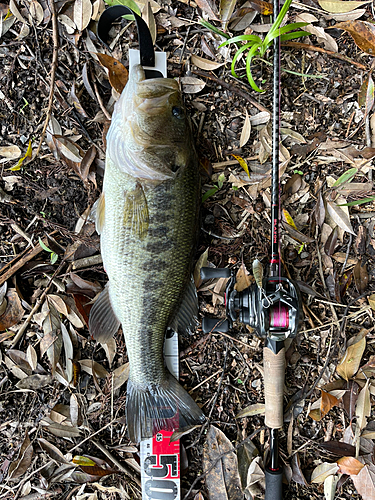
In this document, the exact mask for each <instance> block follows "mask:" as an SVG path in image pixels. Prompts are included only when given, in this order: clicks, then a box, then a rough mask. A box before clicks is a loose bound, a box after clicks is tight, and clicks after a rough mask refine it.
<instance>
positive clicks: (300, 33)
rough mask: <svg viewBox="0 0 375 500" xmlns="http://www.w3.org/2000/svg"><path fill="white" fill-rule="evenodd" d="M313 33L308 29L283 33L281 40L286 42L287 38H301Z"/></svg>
mask: <svg viewBox="0 0 375 500" xmlns="http://www.w3.org/2000/svg"><path fill="white" fill-rule="evenodd" d="M309 35H311V33H308V32H307V31H293V33H286V34H285V35H281V37H280V40H281V41H282V42H286V41H287V40H293V39H294V38H301V37H303V36H309Z"/></svg>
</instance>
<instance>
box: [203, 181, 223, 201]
mask: <svg viewBox="0 0 375 500" xmlns="http://www.w3.org/2000/svg"><path fill="white" fill-rule="evenodd" d="M224 181H225V175H224V174H220V175H219V178H218V179H217V184H214V187H213V188H211V189H209V190H208V191H206V192H205V193H204V195H203V196H202V203H204V202H205V201H206V200H207V198H209V197H210V196H212V195H213V194H215V193H216V192H217V191H219V189H221V188H222V187H223V184H224Z"/></svg>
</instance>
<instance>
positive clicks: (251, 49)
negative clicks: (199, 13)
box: [201, 0, 310, 92]
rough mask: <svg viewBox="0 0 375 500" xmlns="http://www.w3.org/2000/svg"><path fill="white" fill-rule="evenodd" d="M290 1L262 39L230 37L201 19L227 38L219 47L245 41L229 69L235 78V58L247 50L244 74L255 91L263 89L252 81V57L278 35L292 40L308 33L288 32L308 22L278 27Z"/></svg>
mask: <svg viewBox="0 0 375 500" xmlns="http://www.w3.org/2000/svg"><path fill="white" fill-rule="evenodd" d="M291 3H292V0H286V2H285V3H284V5H283V7H282V9H281V10H280V13H279V15H278V16H277V18H276V20H275V22H274V23H273V25H272V26H271V29H270V30H269V32H268V33H267V35H266V37H265V38H264V40H262V39H261V38H260V37H259V36H258V35H239V36H235V37H234V38H230V37H229V36H228V35H227V34H226V33H224V32H222V31H220V30H219V29H217V28H215V27H214V26H212V25H209V23H207V22H202V21H201V24H202V25H203V26H205V27H206V28H209V29H211V30H212V31H214V32H215V33H217V34H219V35H221V36H224V37H225V38H227V40H226V41H225V42H223V43H222V44H221V45H220V47H225V46H226V45H229V44H231V43H235V44H236V45H237V46H239V43H240V42H247V43H245V45H242V46H240V47H239V49H238V50H237V52H236V53H235V55H234V57H233V60H232V65H231V70H232V75H233V76H235V77H236V78H239V77H238V75H237V74H236V71H235V69H234V68H235V65H236V62H237V59H238V58H239V57H240V55H241V54H242V53H243V52H245V51H246V50H248V53H247V55H246V75H247V79H248V81H249V83H250V85H251V87H252V88H253V89H254V90H255V91H256V92H264V90H262V89H260V88H259V87H258V86H257V84H256V83H255V81H254V78H253V75H252V73H251V62H252V60H253V58H254V57H263V56H264V54H265V53H266V51H267V50H268V49H269V48H270V46H271V43H272V41H273V40H274V39H275V38H277V37H278V36H279V37H280V39H281V41H285V40H292V39H293V38H300V37H302V36H308V35H309V34H310V33H308V32H307V31H295V32H293V33H290V32H291V31H293V30H295V29H298V28H302V27H303V26H306V25H307V24H308V23H291V24H287V25H286V26H283V27H282V28H280V26H281V23H282V22H283V19H284V17H285V15H286V13H287V12H288V9H289V7H290V4H291ZM213 28H214V29H213Z"/></svg>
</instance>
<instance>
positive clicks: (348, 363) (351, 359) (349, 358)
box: [336, 332, 366, 380]
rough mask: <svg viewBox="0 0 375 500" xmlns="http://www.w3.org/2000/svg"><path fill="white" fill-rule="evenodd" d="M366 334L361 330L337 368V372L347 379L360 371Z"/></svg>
mask: <svg viewBox="0 0 375 500" xmlns="http://www.w3.org/2000/svg"><path fill="white" fill-rule="evenodd" d="M365 335H366V332H360V335H357V336H356V342H355V343H354V344H353V345H350V346H349V347H348V348H347V349H346V353H345V355H344V357H343V358H342V360H341V361H340V364H339V365H338V366H337V368H336V371H337V373H338V374H339V375H340V377H342V378H344V379H345V380H349V379H350V378H351V377H353V375H355V374H356V373H357V371H358V368H359V365H360V362H361V359H362V355H363V352H364V350H365V347H366V338H365Z"/></svg>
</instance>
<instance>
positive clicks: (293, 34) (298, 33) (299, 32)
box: [280, 31, 323, 78]
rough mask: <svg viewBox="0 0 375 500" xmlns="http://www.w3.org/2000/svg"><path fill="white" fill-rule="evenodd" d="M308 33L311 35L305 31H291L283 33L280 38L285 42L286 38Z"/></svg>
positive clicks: (298, 36) (307, 34)
mask: <svg viewBox="0 0 375 500" xmlns="http://www.w3.org/2000/svg"><path fill="white" fill-rule="evenodd" d="M309 35H311V33H308V32H307V31H293V33H286V34H285V35H281V37H280V40H281V41H282V42H286V41H287V40H293V39H294V38H301V37H303V36H309ZM296 74H297V73H296ZM320 78H323V77H320Z"/></svg>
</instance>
